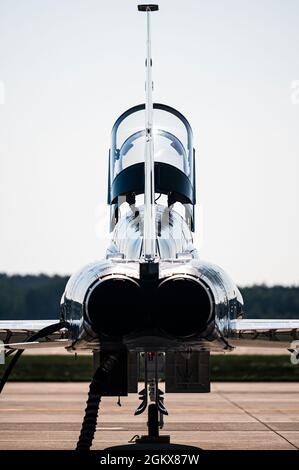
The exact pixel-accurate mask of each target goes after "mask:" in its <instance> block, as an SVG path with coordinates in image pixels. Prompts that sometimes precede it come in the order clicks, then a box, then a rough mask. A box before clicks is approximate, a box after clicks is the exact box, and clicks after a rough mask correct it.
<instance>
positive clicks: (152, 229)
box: [138, 5, 159, 261]
mask: <svg viewBox="0 0 299 470" xmlns="http://www.w3.org/2000/svg"><path fill="white" fill-rule="evenodd" d="M138 10H139V11H144V12H146V20H147V39H146V61H145V68H146V84H145V91H146V101H145V134H146V135H145V161H144V228H143V256H144V259H145V261H153V260H154V259H155V257H156V216H155V167H154V142H153V97H152V94H153V81H152V58H151V19H150V15H151V12H152V11H157V10H159V7H158V5H138Z"/></svg>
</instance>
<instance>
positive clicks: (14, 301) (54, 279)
mask: <svg viewBox="0 0 299 470" xmlns="http://www.w3.org/2000/svg"><path fill="white" fill-rule="evenodd" d="M67 280H68V277H65V276H57V275H56V276H47V275H45V274H40V275H37V276H33V275H26V276H20V275H12V276H8V275H7V274H4V273H3V274H0V320H24V319H27V320H34V319H41V320H46V319H56V318H59V304H60V299H61V296H62V293H63V291H64V288H65V285H66V282H67ZM240 290H241V293H242V295H243V298H244V303H245V313H246V317H247V318H299V286H289V287H287V286H273V287H269V286H266V285H263V284H262V285H253V286H247V287H243V288H241V289H240Z"/></svg>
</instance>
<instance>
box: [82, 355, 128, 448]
mask: <svg viewBox="0 0 299 470" xmlns="http://www.w3.org/2000/svg"><path fill="white" fill-rule="evenodd" d="M118 360H119V355H118V354H110V355H109V356H108V357H107V358H106V359H105V360H104V361H103V363H102V364H101V365H100V366H99V367H98V369H97V370H96V372H95V374H94V376H93V378H92V381H91V383H90V386H89V392H88V398H87V402H86V408H85V415H84V418H83V422H82V427H81V432H80V436H79V439H78V442H77V447H76V450H79V451H88V450H90V448H91V446H92V441H93V438H94V435H95V432H96V427H97V419H98V412H99V407H100V402H101V398H102V395H103V393H104V390H105V389H106V385H107V380H108V378H109V374H110V372H111V370H112V369H113V367H114V366H115V365H116V364H117V362H118Z"/></svg>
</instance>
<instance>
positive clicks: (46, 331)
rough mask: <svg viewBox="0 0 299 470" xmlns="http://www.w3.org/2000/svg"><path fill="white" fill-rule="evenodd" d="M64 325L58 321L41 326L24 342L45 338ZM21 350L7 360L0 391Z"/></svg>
mask: <svg viewBox="0 0 299 470" xmlns="http://www.w3.org/2000/svg"><path fill="white" fill-rule="evenodd" d="M65 327H66V322H58V323H54V324H53V325H49V326H46V327H45V328H42V329H41V330H39V331H37V332H36V333H34V334H33V335H31V336H29V338H27V340H26V341H25V343H30V342H31V341H36V340H37V339H40V338H45V337H46V336H48V335H51V334H53V333H56V331H59V330H61V329H62V328H65ZM9 352H10V351H9ZM23 352H24V349H18V350H17V352H16V353H15V355H14V356H13V358H12V359H11V361H10V362H9V364H8V366H7V367H6V369H5V371H4V374H3V376H2V378H1V380H0V393H1V392H2V390H3V388H4V386H5V384H6V382H7V380H8V379H9V376H10V374H11V373H12V371H13V369H14V367H15V365H16V363H17V362H18V360H19V358H20V357H21V355H22V354H23Z"/></svg>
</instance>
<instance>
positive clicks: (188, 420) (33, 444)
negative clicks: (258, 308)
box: [0, 383, 299, 450]
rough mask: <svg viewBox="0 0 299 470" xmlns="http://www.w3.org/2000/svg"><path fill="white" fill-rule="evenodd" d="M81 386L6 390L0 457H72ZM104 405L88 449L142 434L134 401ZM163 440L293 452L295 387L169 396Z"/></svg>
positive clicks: (298, 442) (298, 434)
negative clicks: (36, 453)
mask: <svg viewBox="0 0 299 470" xmlns="http://www.w3.org/2000/svg"><path fill="white" fill-rule="evenodd" d="M87 390H88V384H87V383H9V384H7V386H6V388H5V390H4V392H3V394H2V395H1V397H0V449H1V450H3V449H8V450H13V449H30V450H31V449H38V450H40V449H46V450H50V449H56V450H58V449H74V447H75V445H76V441H77V438H78V434H79V431H80V425H81V421H82V417H83V413H84V409H85V401H86V396H87ZM116 402H117V399H116V398H103V400H102V404H101V410H100V415H99V420H98V430H97V433H96V437H95V441H94V446H93V448H94V449H103V448H105V447H108V446H111V445H119V444H126V443H127V442H128V441H129V440H130V439H131V438H132V437H133V436H134V435H135V434H144V433H146V415H141V416H137V417H135V416H134V415H133V414H134V410H135V409H136V407H137V405H138V404H139V400H138V397H137V395H129V397H125V398H123V399H122V406H121V407H119V406H117V403H116ZM165 404H166V406H167V409H168V411H169V416H167V417H166V419H165V428H164V430H163V431H162V434H170V435H171V442H173V443H179V444H189V445H194V446H198V447H201V448H203V449H277V450H279V449H286V450H292V449H293V450H295V449H298V448H299V383H214V384H212V393H210V394H195V393H190V394H168V395H166V400H165Z"/></svg>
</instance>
